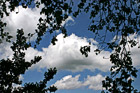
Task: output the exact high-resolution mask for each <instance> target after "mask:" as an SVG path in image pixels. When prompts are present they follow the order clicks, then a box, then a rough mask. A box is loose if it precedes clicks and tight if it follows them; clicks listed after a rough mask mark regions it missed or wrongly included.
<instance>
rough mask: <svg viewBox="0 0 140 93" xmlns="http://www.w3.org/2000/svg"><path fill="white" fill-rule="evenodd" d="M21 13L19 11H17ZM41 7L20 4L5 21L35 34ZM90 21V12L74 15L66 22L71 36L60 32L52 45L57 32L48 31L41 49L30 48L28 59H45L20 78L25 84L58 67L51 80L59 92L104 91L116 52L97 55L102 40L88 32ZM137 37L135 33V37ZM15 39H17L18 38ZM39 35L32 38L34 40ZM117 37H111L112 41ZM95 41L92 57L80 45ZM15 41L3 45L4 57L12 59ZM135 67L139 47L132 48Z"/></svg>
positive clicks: (9, 26)
mask: <svg viewBox="0 0 140 93" xmlns="http://www.w3.org/2000/svg"><path fill="white" fill-rule="evenodd" d="M17 11H18V12H19V13H18V14H16V12H17ZM39 12H40V9H38V8H32V9H31V8H27V9H23V8H22V7H21V6H19V7H17V8H16V10H15V11H14V12H12V13H11V14H10V16H9V17H5V18H4V19H3V21H5V22H7V27H6V28H5V30H6V31H8V32H10V34H11V35H13V36H16V29H20V28H23V29H24V33H25V35H27V34H28V33H29V32H30V33H34V32H35V29H36V27H37V23H38V19H39V18H40V16H42V17H43V15H40V13H39ZM89 23H90V20H89V15H88V14H86V13H82V14H81V15H79V16H78V17H77V18H73V17H71V16H69V17H68V19H67V20H66V21H65V22H63V24H62V25H64V24H65V25H66V28H67V31H68V36H67V37H66V38H63V34H61V33H60V32H59V31H57V32H56V33H57V34H58V36H57V39H58V41H57V42H56V45H52V44H51V43H50V42H51V39H52V37H53V34H49V33H46V34H45V35H44V36H43V40H42V41H41V43H40V45H38V47H37V49H34V48H32V47H31V48H29V49H28V50H27V51H26V56H25V58H26V60H28V61H29V60H31V59H32V58H33V57H34V56H42V60H41V61H40V62H39V63H37V64H35V65H33V66H32V67H30V68H29V70H28V71H26V73H25V74H24V75H21V77H20V79H21V80H23V84H24V83H27V82H36V81H37V82H39V81H40V80H42V79H43V74H44V72H45V71H47V69H48V68H53V67H56V68H57V70H58V72H57V74H56V75H55V77H54V79H52V80H51V81H50V82H48V86H51V85H55V86H57V88H58V90H57V91H56V93H100V92H101V90H102V83H101V82H102V80H104V78H105V76H106V75H109V69H110V67H111V63H110V61H109V56H110V54H111V53H112V51H108V50H103V51H102V52H101V53H100V54H99V55H96V54H95V52H94V50H95V49H97V48H98V47H97V45H98V41H96V40H94V39H93V38H94V34H93V33H92V32H91V31H88V25H89ZM131 38H134V36H131ZM14 39H15V38H14ZM35 39H36V35H35V36H34V37H33V38H32V39H31V41H34V40H35ZM112 39H113V37H107V40H108V41H111V40H112ZM88 41H90V42H91V43H92V44H91V52H89V54H88V57H85V56H84V55H82V54H81V53H80V47H81V46H85V45H89V43H88ZM10 46H11V44H9V43H7V42H4V43H2V44H1V45H0V58H1V59H2V58H7V57H9V58H11V57H12V54H13V52H12V50H11V49H10ZM131 51H132V59H133V62H134V66H135V67H136V68H137V69H138V70H139V68H140V63H139V60H140V58H139V56H140V49H138V48H137V46H136V47H134V48H132V49H131ZM139 71H140V70H139ZM139 74H140V73H139V72H138V77H137V78H136V79H135V82H134V86H135V87H136V88H137V89H140V86H139V84H138V82H140V76H139Z"/></svg>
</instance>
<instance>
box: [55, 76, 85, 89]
mask: <svg viewBox="0 0 140 93" xmlns="http://www.w3.org/2000/svg"><path fill="white" fill-rule="evenodd" d="M79 77H80V75H77V76H75V77H72V75H68V76H65V77H63V78H62V79H61V80H58V81H57V82H56V83H55V84H54V85H55V86H57V88H58V89H76V88H80V87H81V86H82V82H81V81H79Z"/></svg>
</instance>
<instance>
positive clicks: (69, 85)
mask: <svg viewBox="0 0 140 93" xmlns="http://www.w3.org/2000/svg"><path fill="white" fill-rule="evenodd" d="M79 77H80V75H76V76H75V77H72V75H68V76H65V77H63V78H62V79H61V80H58V81H56V83H55V84H54V85H55V86H56V87H57V88H58V89H77V88H82V87H88V88H89V89H93V90H102V80H104V79H105V77H103V76H102V75H100V74H98V75H96V76H89V75H88V76H87V78H85V80H84V81H80V80H79Z"/></svg>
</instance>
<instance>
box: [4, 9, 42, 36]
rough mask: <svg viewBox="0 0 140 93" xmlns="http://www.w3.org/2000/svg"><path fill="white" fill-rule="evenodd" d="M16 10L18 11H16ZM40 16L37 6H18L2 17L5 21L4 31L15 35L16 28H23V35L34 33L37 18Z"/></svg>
mask: <svg viewBox="0 0 140 93" xmlns="http://www.w3.org/2000/svg"><path fill="white" fill-rule="evenodd" d="M16 12H18V13H16ZM40 17H41V15H40V9H39V8H26V9H25V8H22V6H19V7H17V8H16V9H15V11H13V12H11V13H10V15H9V16H8V17H5V18H4V19H3V21H4V22H6V23H7V26H6V28H5V31H7V32H9V33H10V34H11V35H12V36H16V32H17V29H21V28H23V29H24V33H25V35H27V34H28V33H34V32H35V29H36V28H37V23H38V19H39V18H40ZM42 17H43V16H42Z"/></svg>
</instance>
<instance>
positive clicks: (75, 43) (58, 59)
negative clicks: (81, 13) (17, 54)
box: [27, 34, 111, 71]
mask: <svg viewBox="0 0 140 93" xmlns="http://www.w3.org/2000/svg"><path fill="white" fill-rule="evenodd" d="M57 39H58V41H57V42H56V45H52V44H50V45H49V46H48V48H43V51H39V52H38V51H37V50H34V49H33V48H30V49H28V51H27V59H29V58H32V56H35V55H40V56H42V60H41V62H39V63H37V64H36V65H34V66H33V67H32V69H33V68H37V69H41V68H45V67H46V68H50V67H56V68H57V69H58V70H70V71H82V70H84V69H90V70H95V69H99V70H102V71H108V70H109V68H110V65H111V64H110V62H109V59H103V56H105V57H109V55H110V52H108V51H102V52H101V54H99V55H95V52H94V50H95V49H96V48H97V47H96V46H95V45H91V52H90V53H89V56H88V57H85V56H84V55H82V54H81V53H80V47H81V46H85V45H88V42H87V41H88V39H86V38H81V37H78V36H76V35H74V34H72V35H70V36H68V37H66V38H63V35H62V34H59V35H58V36H57ZM92 42H95V41H92Z"/></svg>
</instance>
